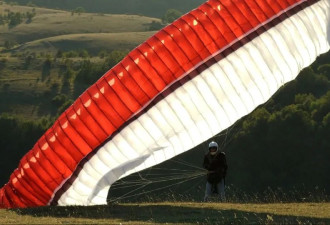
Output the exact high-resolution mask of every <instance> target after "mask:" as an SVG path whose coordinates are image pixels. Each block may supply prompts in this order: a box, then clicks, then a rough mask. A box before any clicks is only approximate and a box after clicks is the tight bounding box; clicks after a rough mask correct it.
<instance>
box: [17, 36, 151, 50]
mask: <svg viewBox="0 0 330 225" xmlns="http://www.w3.org/2000/svg"><path fill="white" fill-rule="evenodd" d="M154 33H155V31H146V32H125V33H93V34H68V35H59V36H56V37H49V38H44V39H40V40H36V41H32V42H28V43H25V44H23V45H21V46H19V47H17V48H15V49H13V50H12V51H11V52H13V53H23V52H28V51H30V52H36V53H40V52H47V53H49V54H53V53H56V51H57V50H58V49H61V50H66V51H69V50H77V49H81V48H82V46H84V47H83V48H84V49H85V50H87V51H88V52H89V53H92V54H97V53H98V52H100V51H101V50H103V49H106V50H108V51H112V50H127V49H133V48H134V47H136V46H137V45H139V44H140V43H142V42H143V41H145V40H147V38H148V37H150V36H151V35H153V34H154Z"/></svg>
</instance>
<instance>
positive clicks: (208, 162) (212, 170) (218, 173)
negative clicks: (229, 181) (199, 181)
mask: <svg viewBox="0 0 330 225" xmlns="http://www.w3.org/2000/svg"><path fill="white" fill-rule="evenodd" d="M203 167H204V168H205V169H207V170H208V171H209V173H208V174H207V181H208V182H209V183H212V184H216V183H219V182H220V181H221V179H222V178H225V176H226V174H227V169H228V165H227V161H226V155H225V153H224V152H219V153H218V154H216V155H214V156H213V155H211V154H210V152H208V153H207V154H206V155H205V156H204V162H203Z"/></svg>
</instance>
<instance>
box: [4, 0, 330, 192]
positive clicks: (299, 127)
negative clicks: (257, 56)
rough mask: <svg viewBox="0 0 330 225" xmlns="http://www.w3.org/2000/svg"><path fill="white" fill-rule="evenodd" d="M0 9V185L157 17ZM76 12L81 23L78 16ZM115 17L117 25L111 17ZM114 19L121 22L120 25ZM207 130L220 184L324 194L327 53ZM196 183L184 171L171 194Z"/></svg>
mask: <svg viewBox="0 0 330 225" xmlns="http://www.w3.org/2000/svg"><path fill="white" fill-rule="evenodd" d="M17 2H19V3H21V4H27V3H29V5H32V6H33V4H36V5H40V6H45V7H46V6H47V7H52V8H63V9H64V8H65V9H77V7H83V8H84V9H85V10H86V11H90V12H92V11H95V12H114V13H120V12H121V11H120V10H124V9H125V13H127V14H129V13H141V14H143V15H151V14H152V13H157V15H154V16H157V17H159V18H160V16H159V15H163V12H165V11H166V9H167V8H176V9H179V10H182V12H184V11H185V10H188V8H189V9H191V8H192V7H193V4H196V5H198V4H199V3H200V2H201V1H197V0H196V1H189V2H190V3H191V4H188V3H187V2H188V0H187V1H185V0H180V1H176V2H175V1H164V0H159V1H157V0H154V1H151V0H150V1H149V0H141V1H138V0H135V1H133V0H127V1H121V3H120V4H118V1H117V0H103V1H101V0H95V1H87V0H86V1H83V0H80V1H78V0H60V1H45V0H43V1H41V0H40V1H39V0H34V1H23V0H22V1H20V0H18V1H17ZM76 3H77V4H76ZM78 3H79V4H78ZM110 3H111V4H115V5H116V7H117V8H116V7H114V6H111V4H110ZM175 3H176V4H175ZM105 4H109V5H105ZM145 4H147V5H145ZM153 4H156V5H157V7H158V8H157V7H156V5H153ZM97 7H99V8H97ZM153 7H155V8H153ZM180 7H182V8H180ZM184 7H186V8H184ZM0 8H1V7H0ZM2 8H3V10H2V11H1V10H0V14H1V15H4V16H2V17H1V18H2V19H3V18H5V19H3V20H2V22H3V23H2V25H0V32H1V36H0V41H1V43H0V46H1V49H0V154H1V155H2V156H3V158H4V160H0V168H1V173H0V186H2V185H3V184H4V183H6V182H7V181H8V178H9V176H10V174H11V172H12V171H13V170H14V169H15V168H16V167H17V165H18V163H19V160H20V158H21V157H22V156H23V155H24V154H25V153H26V152H27V151H28V150H29V149H31V148H32V146H33V144H34V143H35V142H36V141H37V140H38V138H39V137H40V136H41V135H42V134H43V133H44V132H45V130H46V129H47V128H48V127H49V126H51V125H52V123H53V122H54V120H55V119H56V118H57V117H58V116H59V115H60V114H61V113H62V112H63V111H64V110H65V109H66V108H67V107H68V106H69V105H70V104H72V102H73V101H74V99H76V98H77V97H78V96H79V95H80V94H81V93H82V92H83V91H84V90H85V89H86V88H87V87H88V86H90V85H91V84H92V83H94V82H95V81H96V80H97V79H98V78H99V77H100V76H102V75H103V74H104V73H105V72H106V71H107V70H108V69H110V68H111V67H112V66H114V65H115V64H116V63H118V62H119V61H120V59H122V58H123V57H124V56H125V55H126V53H127V52H128V51H129V50H131V49H133V48H134V47H135V46H136V45H138V44H139V43H141V42H142V41H143V40H145V39H146V38H147V37H148V36H150V35H152V33H153V32H155V30H156V29H159V27H158V28H155V27H152V25H155V24H158V25H159V24H160V25H164V24H161V23H160V20H159V19H154V18H149V17H142V16H128V15H116V16H113V15H103V14H88V13H80V14H79V13H75V12H73V13H71V12H68V11H60V10H49V9H41V8H34V7H26V8H25V7H20V8H17V9H16V10H21V11H18V13H16V11H15V13H14V9H12V8H10V7H9V6H8V5H6V6H5V7H2ZM133 9H134V10H135V11H134V10H133ZM111 10H113V11H111ZM129 10H132V11H129ZM139 10H140V11H139ZM133 11H134V12H133ZM28 13H29V16H32V17H31V20H29V16H28ZM34 13H35V14H34ZM30 14H31V15H30ZM14 15H24V16H22V18H21V20H20V23H19V24H16V25H10V23H11V21H12V19H13V18H16V17H15V16H14ZM18 17H20V16H18ZM55 17H56V18H55ZM45 18H48V19H45ZM59 19H61V20H59ZM79 21H85V22H86V21H88V23H87V22H86V23H84V24H80V25H78V22H79ZM93 21H101V22H99V23H102V25H103V23H107V24H106V25H104V26H103V29H100V28H99V27H96V26H93ZM118 21H121V22H122V24H123V25H120V26H116V25H117V24H118V23H117V22H118ZM154 21H156V22H154ZM13 23H14V22H13ZM69 23H70V26H67V24H69ZM87 24H88V25H89V26H87ZM83 25H85V26H83ZM71 27H73V28H72V29H71ZM123 27H124V28H126V29H124V30H121V29H122V28H123ZM151 28H152V29H151ZM45 30H46V31H45ZM150 30H151V31H150ZM70 32H71V33H70ZM73 33H74V34H73ZM24 37H26V38H27V37H29V38H31V39H29V40H30V41H31V42H28V43H25V42H24ZM39 38H40V39H39ZM212 139H213V140H216V141H218V143H219V144H220V145H221V150H222V151H224V152H225V153H226V155H227V159H228V163H229V171H228V177H227V181H226V183H227V185H228V187H230V188H231V190H234V189H235V190H236V189H239V190H241V191H242V192H247V193H251V192H252V193H264V191H265V190H269V187H270V188H271V190H274V189H276V190H279V192H280V193H282V194H283V195H289V194H288V193H291V191H292V190H297V192H299V193H302V195H304V196H306V195H309V196H311V195H313V194H314V193H326V194H328V195H329V194H330V193H329V191H330V183H329V175H328V174H329V173H330V164H329V162H330V151H329V150H330V141H329V140H330V52H328V53H326V54H324V55H322V56H320V57H319V58H318V59H317V61H316V62H315V63H314V64H312V65H311V66H310V67H308V68H305V69H304V70H303V71H302V72H301V73H300V75H299V76H298V77H297V79H296V80H294V81H292V82H290V83H288V84H286V85H284V86H283V87H282V88H281V89H280V90H278V92H277V93H276V94H275V95H274V96H273V97H272V98H271V99H270V100H269V101H268V102H267V103H265V104H264V105H262V106H260V107H258V108H257V109H256V110H255V111H254V112H252V113H251V114H250V115H248V116H246V117H244V118H242V119H241V120H239V121H237V123H236V124H234V125H233V126H232V127H230V128H228V130H225V131H224V132H222V133H221V134H219V135H217V136H216V137H213V138H212ZM206 149H207V142H205V143H202V144H200V145H199V146H197V147H196V148H194V149H192V150H191V151H188V152H187V153H185V154H182V155H179V156H177V157H176V158H175V160H177V161H181V162H184V163H183V164H180V165H179V164H178V163H176V162H174V161H172V160H169V161H168V162H165V163H163V164H161V165H159V168H160V167H161V168H165V169H166V168H173V169H181V170H182V171H185V170H187V168H188V167H190V169H191V168H200V167H201V163H202V159H203V155H204V152H205V151H206ZM167 172H168V171H166V170H165V171H164V170H163V172H162V173H164V174H165V173H167ZM148 173H149V172H148V171H147V172H146V174H148ZM182 173H183V174H184V172H182ZM140 178H141V177H140ZM128 179H131V178H128ZM158 185H160V186H165V185H163V184H158ZM203 185H204V178H201V179H199V180H197V181H196V180H192V181H189V182H186V186H185V185H183V184H182V185H179V188H178V189H177V192H176V194H180V195H181V194H182V195H183V194H185V193H187V192H188V193H189V191H190V192H193V193H194V194H195V196H201V195H202V192H203V191H204V187H203ZM197 190H198V191H197Z"/></svg>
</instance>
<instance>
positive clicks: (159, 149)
mask: <svg viewBox="0 0 330 225" xmlns="http://www.w3.org/2000/svg"><path fill="white" fill-rule="evenodd" d="M328 13H329V1H328V0H323V1H320V2H318V3H316V4H314V5H312V6H311V7H309V8H307V9H305V10H304V11H301V12H299V13H298V14H296V15H294V16H292V17H291V18H289V19H287V20H285V21H284V22H283V23H281V24H279V25H277V26H276V27H274V28H272V29H271V30H268V31H267V32H266V33H264V34H262V35H261V36H260V37H257V38H255V39H254V40H253V41H251V42H250V43H248V44H246V45H245V46H243V47H241V48H240V49H238V50H237V51H235V52H234V53H232V54H230V55H229V56H228V57H226V58H225V59H224V60H221V61H220V62H218V63H217V64H214V65H213V66H211V67H210V68H209V69H207V70H205V71H203V72H202V73H201V74H200V75H199V76H197V77H195V78H194V79H193V80H191V81H189V82H187V83H186V84H184V85H183V86H182V87H180V88H179V89H177V90H176V91H174V92H173V93H172V94H170V95H169V96H167V97H166V98H164V99H163V100H162V101H160V102H159V103H157V104H156V106H154V107H152V108H151V109H150V110H149V111H148V112H147V113H145V114H143V115H142V116H140V117H139V118H138V119H137V120H135V121H133V122H132V123H131V124H129V125H128V126H127V127H126V128H124V129H123V130H122V131H121V133H120V134H118V135H116V136H114V137H113V139H112V140H110V141H109V142H108V143H106V144H105V145H104V147H102V148H101V149H100V150H99V151H98V152H97V153H96V155H95V156H94V157H93V158H92V159H91V160H89V161H88V162H87V163H86V164H85V165H84V167H83V170H82V171H81V172H80V173H79V176H78V178H77V179H76V180H75V181H74V182H73V184H72V186H71V187H70V188H69V189H68V190H67V192H66V193H64V194H63V195H62V196H61V198H60V200H59V201H58V203H59V205H62V204H63V205H64V204H71V205H76V204H79V205H93V204H106V198H107V194H108V190H109V188H110V186H111V184H112V183H114V182H115V181H116V180H118V179H120V178H122V177H125V176H127V175H129V174H131V173H134V172H137V171H140V170H142V169H145V168H148V167H150V166H153V165H156V164H158V163H161V162H163V161H165V160H167V159H169V158H172V157H174V156H176V155H177V154H180V153H182V152H184V151H187V150H189V149H191V148H193V147H194V146H196V145H197V144H199V143H201V142H203V141H205V140H207V139H208V138H209V137H211V136H213V135H215V134H217V133H219V132H220V131H221V130H223V129H225V128H227V127H229V126H230V125H232V124H233V123H234V122H235V121H237V120H238V119H240V118H241V117H242V116H244V115H246V114H248V113H250V112H251V111H252V110H253V109H255V108H256V107H257V106H258V105H259V104H262V103H264V102H265V101H267V99H269V98H270V97H271V96H272V95H273V94H274V93H275V92H276V90H278V88H279V87H280V86H281V85H283V84H284V83H285V82H287V81H290V80H292V79H294V78H295V77H296V76H297V75H298V73H299V71H300V70H301V69H303V68H305V67H307V66H309V65H310V64H311V63H312V62H313V61H314V60H315V58H316V57H317V56H318V55H319V54H321V53H324V52H326V51H328V50H329V37H327V35H326V34H328V32H329V15H328ZM325 21H328V22H325ZM88 193H92V194H88Z"/></svg>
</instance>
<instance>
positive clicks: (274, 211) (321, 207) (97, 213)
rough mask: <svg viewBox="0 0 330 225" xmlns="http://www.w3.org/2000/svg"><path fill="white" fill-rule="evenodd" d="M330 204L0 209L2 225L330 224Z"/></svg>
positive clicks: (147, 204)
mask: <svg viewBox="0 0 330 225" xmlns="http://www.w3.org/2000/svg"><path fill="white" fill-rule="evenodd" d="M329 223H330V203H273V204H238V203H196V202H162V203H139V204H129V203H126V204H116V205H110V206H91V207H41V208H29V209H14V210H5V209H2V210H0V224H329Z"/></svg>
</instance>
